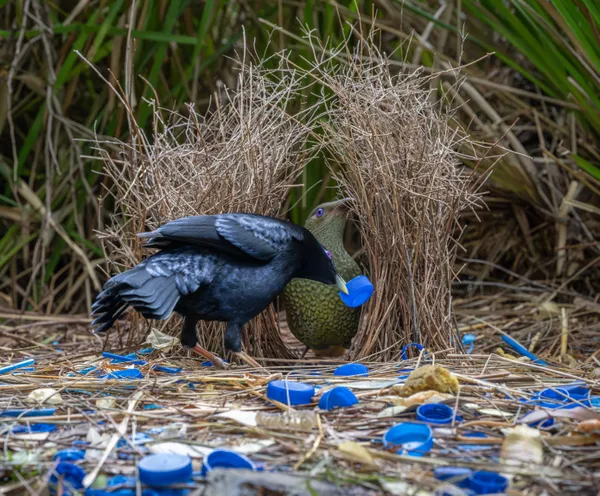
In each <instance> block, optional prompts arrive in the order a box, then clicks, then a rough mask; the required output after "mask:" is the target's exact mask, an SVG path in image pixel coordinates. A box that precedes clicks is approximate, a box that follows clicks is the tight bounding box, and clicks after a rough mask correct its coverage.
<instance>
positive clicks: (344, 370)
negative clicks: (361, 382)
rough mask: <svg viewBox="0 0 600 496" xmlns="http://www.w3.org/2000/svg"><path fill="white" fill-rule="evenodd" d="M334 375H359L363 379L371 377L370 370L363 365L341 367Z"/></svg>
mask: <svg viewBox="0 0 600 496" xmlns="http://www.w3.org/2000/svg"><path fill="white" fill-rule="evenodd" d="M333 375H338V376H339V375H342V376H351V375H359V376H363V377H367V376H368V375H369V369H368V367H367V366H365V365H363V364H362V363H347V364H345V365H340V366H339V367H338V368H337V369H335V371H334V372H333Z"/></svg>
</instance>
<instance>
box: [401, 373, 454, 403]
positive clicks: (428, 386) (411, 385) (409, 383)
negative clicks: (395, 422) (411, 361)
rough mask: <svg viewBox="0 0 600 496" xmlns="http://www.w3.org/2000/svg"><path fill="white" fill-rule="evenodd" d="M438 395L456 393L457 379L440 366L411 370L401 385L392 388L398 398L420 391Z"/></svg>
mask: <svg viewBox="0 0 600 496" xmlns="http://www.w3.org/2000/svg"><path fill="white" fill-rule="evenodd" d="M431 390H433V391H437V392H438V393H451V394H456V393H458V379H457V378H456V377H455V376H454V374H452V373H451V372H450V371H449V370H448V369H446V368H444V367H442V366H441V365H435V366H434V365H423V366H422V367H419V368H418V369H416V370H413V371H412V372H411V374H410V375H409V376H408V379H406V382H405V383H404V384H403V385H396V386H393V387H392V391H393V392H394V393H396V394H398V395H399V396H403V397H407V396H411V395H413V394H415V393H420V392H421V391H431Z"/></svg>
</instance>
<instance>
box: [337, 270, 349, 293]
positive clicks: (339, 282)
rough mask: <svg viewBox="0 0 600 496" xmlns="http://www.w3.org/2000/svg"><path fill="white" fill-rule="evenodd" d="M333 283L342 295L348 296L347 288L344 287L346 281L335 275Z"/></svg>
mask: <svg viewBox="0 0 600 496" xmlns="http://www.w3.org/2000/svg"><path fill="white" fill-rule="evenodd" d="M335 283H336V285H337V287H338V289H339V290H340V291H341V292H342V293H344V294H349V293H348V288H347V287H346V281H344V280H343V279H342V278H341V277H340V276H339V275H337V274H336V275H335Z"/></svg>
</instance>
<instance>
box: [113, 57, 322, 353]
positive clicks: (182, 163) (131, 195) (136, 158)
mask: <svg viewBox="0 0 600 496" xmlns="http://www.w3.org/2000/svg"><path fill="white" fill-rule="evenodd" d="M244 57H247V58H248V59H250V56H249V55H248V53H246V54H244ZM274 60H276V61H277V62H278V64H276V65H277V68H276V69H267V68H266V61H262V62H260V61H259V62H256V61H255V60H254V58H253V59H252V60H245V61H244V60H239V61H238V62H239V69H240V70H239V77H238V82H237V87H236V88H233V89H225V90H223V92H222V94H220V95H215V96H214V105H212V106H211V107H212V108H213V110H211V111H210V112H208V113H207V114H206V115H198V114H197V113H196V112H195V111H194V109H193V108H191V107H190V108H189V109H188V110H189V114H188V115H185V116H184V115H178V114H175V113H167V114H166V115H167V117H166V118H164V117H163V113H164V112H163V111H162V110H157V111H156V112H155V120H156V122H155V126H154V135H153V136H152V137H151V139H150V138H146V137H144V136H143V134H142V131H141V130H140V129H139V128H137V127H136V126H135V122H134V123H133V126H134V128H133V129H132V135H133V136H136V138H135V143H134V145H129V144H125V143H122V144H120V146H121V148H122V152H123V153H122V154H121V157H120V160H116V159H114V158H113V157H112V156H111V155H110V154H108V153H106V152H103V157H104V160H105V162H106V170H107V173H108V174H109V175H110V176H111V179H112V181H111V182H112V183H113V184H114V186H113V187H112V188H113V189H112V191H111V194H112V195H113V196H114V198H115V201H116V211H117V212H118V216H116V217H115V218H114V221H113V222H112V226H111V228H110V229H109V230H108V232H107V233H105V234H104V235H102V239H103V243H104V245H105V249H106V250H107V251H108V252H109V254H110V258H111V260H113V261H114V265H115V266H113V267H111V272H114V271H115V269H120V268H128V267H130V266H132V265H133V264H136V263H138V262H139V261H140V260H141V257H142V256H143V255H144V253H143V250H142V249H141V247H140V242H139V240H138V239H137V238H136V233H138V232H141V231H147V230H151V229H154V228H156V227H157V226H159V225H160V224H163V223H165V222H167V221H169V220H172V219H175V218H179V217H184V216H188V215H201V214H215V213H222V212H251V213H258V214H264V215H271V216H281V214H282V207H283V206H284V204H285V201H286V199H287V197H288V196H289V192H290V189H291V188H292V187H293V183H294V180H295V178H296V177H297V176H298V174H299V171H300V170H301V169H302V168H303V167H304V166H305V165H306V164H307V163H308V161H309V160H310V159H311V158H312V157H313V156H314V154H315V153H316V150H317V148H318V146H317V145H315V144H314V143H310V142H309V137H310V135H311V130H312V127H314V126H313V121H314V120H315V119H316V118H317V111H318V109H319V102H318V101H317V102H316V103H315V104H314V105H311V106H304V107H300V110H298V103H299V101H300V92H301V90H302V81H301V77H300V76H299V75H298V73H297V72H296V71H295V70H293V69H290V68H289V67H288V64H287V60H286V58H285V56H284V55H281V54H280V55H277V56H276V58H275V59H274ZM274 60H271V61H269V63H271V64H272V63H273V61H274ZM292 104H294V105H295V108H296V112H295V114H294V115H293V116H292V115H291V113H289V112H288V107H289V106H290V105H292ZM133 318H134V319H138V317H137V316H136V317H133ZM174 321H176V322H174ZM134 325H135V326H137V325H138V323H137V322H134ZM161 325H162V324H161ZM179 325H180V324H179V322H178V319H171V320H170V321H169V322H168V323H167V324H166V327H167V328H168V329H171V330H173V329H176V328H177V329H178V328H179ZM250 328H251V329H250V332H249V333H247V336H250V337H251V338H252V341H250V340H249V339H246V343H245V345H246V349H247V350H249V351H250V352H251V353H252V354H254V355H255V356H265V355H266V356H273V355H276V356H286V352H285V350H286V348H285V346H284V345H283V343H282V341H281V338H280V336H279V333H278V332H277V330H276V321H275V317H274V314H273V312H272V311H269V312H267V313H266V314H263V315H262V316H261V317H259V318H258V319H256V320H255V321H253V323H251V324H250ZM257 328H258V329H260V330H261V331H262V332H257ZM163 330H164V329H163ZM199 331H200V332H199V334H200V340H201V344H202V345H203V346H206V347H208V348H209V349H212V350H215V351H218V350H222V339H223V329H222V328H221V326H220V325H217V324H202V327H201V328H200V329H199Z"/></svg>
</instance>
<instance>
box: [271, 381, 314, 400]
mask: <svg viewBox="0 0 600 496" xmlns="http://www.w3.org/2000/svg"><path fill="white" fill-rule="evenodd" d="M288 395H289V397H288ZM314 395H315V388H314V387H313V386H311V385H310V384H306V383H304V382H298V381H271V382H269V385H268V386H267V398H269V399H271V400H275V401H279V402H280V403H283V404H285V405H287V404H288V403H289V404H290V405H308V404H310V403H311V402H312V397H313V396H314Z"/></svg>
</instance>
